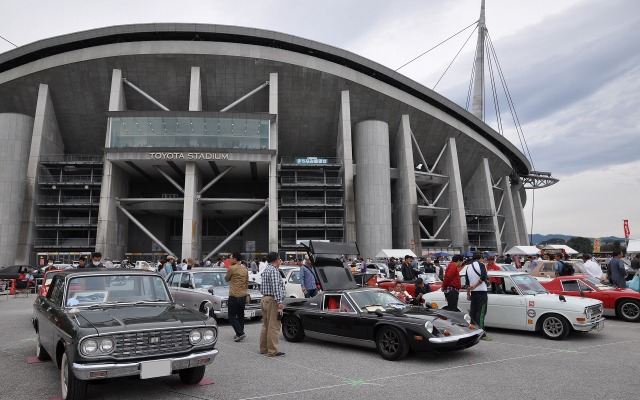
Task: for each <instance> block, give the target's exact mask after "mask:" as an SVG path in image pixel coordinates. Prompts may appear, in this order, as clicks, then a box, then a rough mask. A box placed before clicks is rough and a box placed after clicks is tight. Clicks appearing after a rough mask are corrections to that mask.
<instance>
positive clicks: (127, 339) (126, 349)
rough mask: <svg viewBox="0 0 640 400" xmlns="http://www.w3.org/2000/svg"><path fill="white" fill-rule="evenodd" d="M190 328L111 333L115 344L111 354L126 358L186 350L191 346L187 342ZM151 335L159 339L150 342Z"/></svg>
mask: <svg viewBox="0 0 640 400" xmlns="http://www.w3.org/2000/svg"><path fill="white" fill-rule="evenodd" d="M192 329H193V328H184V329H171V330H164V331H163V330H160V331H144V332H125V333H116V334H114V335H112V337H113V338H114V339H115V342H116V345H115V349H114V350H113V353H111V356H112V357H114V358H117V359H127V358H138V357H147V356H155V355H160V354H170V353H177V352H182V351H187V350H189V349H191V347H192V345H191V343H189V332H191V330H192ZM152 337H158V338H159V340H157V341H156V342H155V343H150V342H151V340H150V339H151V338H152Z"/></svg>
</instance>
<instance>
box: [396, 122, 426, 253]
mask: <svg viewBox="0 0 640 400" xmlns="http://www.w3.org/2000/svg"><path fill="white" fill-rule="evenodd" d="M393 156H394V158H395V160H396V168H397V172H398V179H397V180H396V184H395V190H394V191H393V194H392V196H391V197H392V198H393V248H396V249H409V248H412V243H413V248H412V250H413V251H414V252H415V253H416V254H422V244H421V242H420V230H419V225H418V193H417V192H416V175H415V169H414V165H413V143H412V141H411V126H410V124H409V116H408V115H403V116H402V119H401V121H400V126H399V127H398V133H397V135H396V140H395V146H394V153H393Z"/></svg>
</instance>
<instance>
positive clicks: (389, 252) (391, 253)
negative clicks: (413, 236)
mask: <svg viewBox="0 0 640 400" xmlns="http://www.w3.org/2000/svg"><path fill="white" fill-rule="evenodd" d="M407 254H408V255H410V256H411V257H416V253H414V252H413V251H411V250H409V249H382V250H380V251H379V252H378V254H376V258H390V257H393V258H404V256H406V255H407Z"/></svg>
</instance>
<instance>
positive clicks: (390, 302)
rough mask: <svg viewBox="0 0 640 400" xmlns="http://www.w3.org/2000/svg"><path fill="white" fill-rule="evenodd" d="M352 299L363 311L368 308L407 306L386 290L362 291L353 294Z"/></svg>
mask: <svg viewBox="0 0 640 400" xmlns="http://www.w3.org/2000/svg"><path fill="white" fill-rule="evenodd" d="M350 294H351V298H352V299H353V301H354V302H355V303H356V305H357V306H358V308H360V309H361V310H362V309H364V308H365V307H367V306H382V307H384V308H389V307H404V306H405V304H404V303H403V302H402V301H401V300H400V299H398V298H397V297H396V296H394V295H392V294H391V293H390V292H388V291H386V290H360V291H356V292H351V293H350Z"/></svg>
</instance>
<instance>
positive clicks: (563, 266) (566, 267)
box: [555, 253, 575, 277]
mask: <svg viewBox="0 0 640 400" xmlns="http://www.w3.org/2000/svg"><path fill="white" fill-rule="evenodd" d="M555 260H556V277H558V276H570V275H573V274H574V272H575V270H574V269H573V266H572V265H571V264H569V263H567V262H564V261H562V253H558V254H556V255H555Z"/></svg>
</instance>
